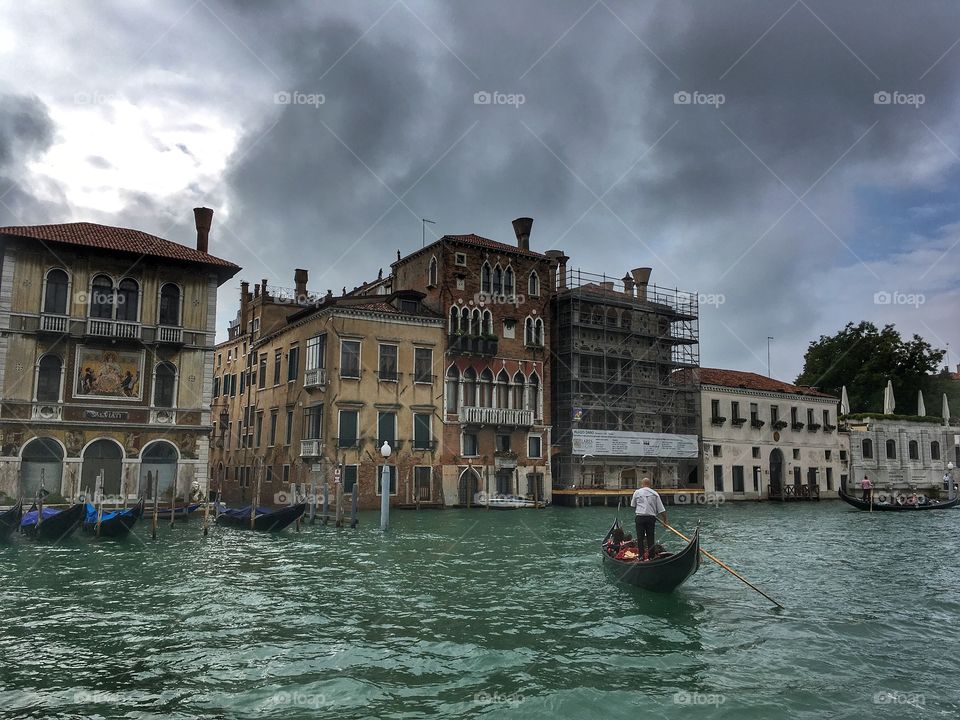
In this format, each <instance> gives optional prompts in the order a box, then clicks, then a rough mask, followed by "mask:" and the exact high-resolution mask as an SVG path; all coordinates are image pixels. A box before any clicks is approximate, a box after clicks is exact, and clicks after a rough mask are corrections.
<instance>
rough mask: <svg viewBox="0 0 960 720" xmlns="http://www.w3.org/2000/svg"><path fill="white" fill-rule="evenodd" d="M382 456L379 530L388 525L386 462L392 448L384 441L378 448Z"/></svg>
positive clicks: (388, 506) (388, 501)
mask: <svg viewBox="0 0 960 720" xmlns="http://www.w3.org/2000/svg"><path fill="white" fill-rule="evenodd" d="M380 454H381V455H382V456H383V470H381V471H380V529H381V530H386V529H387V526H388V525H389V524H390V474H389V473H388V472H387V467H388V466H387V461H388V460H389V459H390V455H392V454H393V448H391V447H390V443H388V442H387V441H386V440H384V441H383V445H382V446H381V447H380Z"/></svg>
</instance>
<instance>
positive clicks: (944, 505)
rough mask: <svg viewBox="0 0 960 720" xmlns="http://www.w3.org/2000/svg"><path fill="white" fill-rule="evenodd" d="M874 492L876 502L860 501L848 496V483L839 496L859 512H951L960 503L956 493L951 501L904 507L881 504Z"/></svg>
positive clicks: (841, 488)
mask: <svg viewBox="0 0 960 720" xmlns="http://www.w3.org/2000/svg"><path fill="white" fill-rule="evenodd" d="M873 492H874V500H873V503H871V502H870V501H869V500H859V499H857V498H855V497H853V496H852V495H848V494H847V487H846V483H840V490H839V491H838V494H839V495H840V499H841V500H843V501H844V502H845V503H847V504H848V505H852V506H853V507H855V508H856V509H857V510H867V511H869V510H871V508H872V509H873V510H875V511H877V512H914V511H916V510H949V509H950V508H952V507H956V506H957V504H958V503H960V495H958V494H956V492H954V494H953V497H952V498H950V499H949V500H942V501H941V500H932V501H929V502H927V503H924V504H922V505H921V504H919V503H918V504H916V505H907V504H906V503H904V504H903V505H901V504H899V503H895V502H889V501H887V502H879V498H878V493H877V491H876V490H874V491H873Z"/></svg>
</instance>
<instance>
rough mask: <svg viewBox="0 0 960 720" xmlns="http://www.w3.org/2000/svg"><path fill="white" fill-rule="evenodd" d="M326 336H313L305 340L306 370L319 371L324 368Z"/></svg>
mask: <svg viewBox="0 0 960 720" xmlns="http://www.w3.org/2000/svg"><path fill="white" fill-rule="evenodd" d="M326 355H327V336H326V335H314V336H313V337H312V338H310V339H309V340H307V358H306V360H307V364H306V369H307V370H319V369H321V368H324V367H326Z"/></svg>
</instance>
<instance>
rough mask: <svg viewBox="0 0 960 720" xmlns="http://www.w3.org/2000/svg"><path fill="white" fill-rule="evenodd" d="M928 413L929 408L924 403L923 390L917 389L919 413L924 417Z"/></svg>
mask: <svg viewBox="0 0 960 720" xmlns="http://www.w3.org/2000/svg"><path fill="white" fill-rule="evenodd" d="M926 414H927V408H926V407H924V404H923V390H917V415H919V416H920V417H923V416H924V415H926Z"/></svg>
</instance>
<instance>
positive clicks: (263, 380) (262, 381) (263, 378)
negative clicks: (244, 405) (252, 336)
mask: <svg viewBox="0 0 960 720" xmlns="http://www.w3.org/2000/svg"><path fill="white" fill-rule="evenodd" d="M266 386H267V354H266V353H264V354H263V355H261V356H260V377H259V379H258V380H257V387H260V388H265V387H266Z"/></svg>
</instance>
